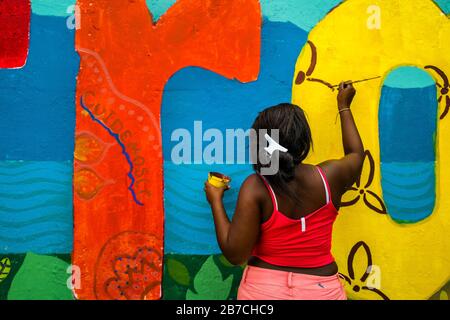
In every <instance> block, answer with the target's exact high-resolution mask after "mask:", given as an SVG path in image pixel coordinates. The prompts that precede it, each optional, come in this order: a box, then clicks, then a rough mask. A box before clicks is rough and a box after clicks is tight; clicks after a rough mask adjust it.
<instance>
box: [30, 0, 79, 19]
mask: <svg viewBox="0 0 450 320" xmlns="http://www.w3.org/2000/svg"><path fill="white" fill-rule="evenodd" d="M75 3H76V0H31V11H32V12H33V13H34V14H38V15H40V16H55V17H68V16H69V15H71V13H67V11H68V10H67V8H69V6H71V5H74V4H75Z"/></svg>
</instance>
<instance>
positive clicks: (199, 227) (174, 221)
mask: <svg viewBox="0 0 450 320" xmlns="http://www.w3.org/2000/svg"><path fill="white" fill-rule="evenodd" d="M170 220H171V222H170V224H169V225H167V226H166V228H168V229H172V230H175V231H176V230H179V227H185V228H186V229H189V230H192V231H196V232H198V233H199V234H211V233H213V232H214V231H213V230H214V223H213V222H212V221H211V220H209V221H204V222H202V223H201V224H200V223H198V222H195V221H194V220H191V219H189V223H186V221H183V220H182V219H180V218H178V216H177V215H171V216H170ZM192 231H191V232H192Z"/></svg>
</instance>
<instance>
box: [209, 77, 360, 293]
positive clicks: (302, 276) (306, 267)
mask: <svg viewBox="0 0 450 320" xmlns="http://www.w3.org/2000/svg"><path fill="white" fill-rule="evenodd" d="M355 93H356V91H355V89H354V88H353V86H352V85H351V84H346V83H341V85H340V87H339V94H338V97H337V102H338V111H339V114H340V117H341V127H342V143H343V146H344V153H345V155H344V156H343V158H342V159H340V160H328V161H325V162H322V163H320V164H318V165H311V164H306V163H303V160H304V159H305V158H306V157H307V156H308V154H309V151H310V148H311V145H312V137H311V131H310V128H309V125H308V122H307V120H306V117H305V114H304V112H303V110H302V109H301V108H299V107H298V106H294V105H291V104H281V105H278V106H275V107H271V108H268V109H266V110H264V111H262V112H261V113H260V114H259V115H258V117H257V118H256V120H255V122H254V124H253V129H254V130H256V131H257V132H258V130H263V129H267V130H268V134H269V136H266V137H267V139H268V140H269V141H270V140H272V139H271V137H270V131H271V130H273V129H278V133H279V134H278V136H279V139H278V141H276V142H275V143H276V145H277V148H275V151H273V150H272V151H273V153H272V154H271V156H272V157H273V156H274V155H275V153H276V155H277V159H278V160H279V169H278V171H277V172H276V174H273V175H265V176H264V175H263V174H262V171H263V170H262V169H263V168H264V167H265V166H269V165H270V163H269V164H268V165H263V164H262V163H261V162H260V161H256V164H254V170H255V172H256V173H255V174H252V175H251V176H249V177H248V178H247V179H246V180H245V181H244V183H243V184H242V187H241V189H240V192H239V198H238V201H237V206H236V212H235V214H234V216H233V219H232V221H231V222H230V220H229V219H228V217H227V214H226V212H225V208H224V205H223V201H222V198H223V194H224V192H225V191H226V190H227V187H222V188H218V187H214V186H213V185H211V184H210V183H209V182H206V183H205V192H206V197H207V199H208V202H209V203H210V205H211V209H212V212H213V215H214V223H215V227H216V233H217V240H218V243H219V246H220V248H221V249H222V251H223V254H224V256H225V257H226V258H227V259H228V260H229V261H230V262H231V263H233V264H236V265H239V264H243V263H245V262H247V267H246V269H245V271H244V274H243V277H242V280H241V284H240V287H239V291H238V299H239V300H264V299H271V300H277V299H283V300H289V299H291V300H303V299H306V300H345V299H346V295H345V291H344V289H343V286H342V283H341V282H340V279H339V277H338V268H337V265H336V262H335V261H334V258H333V256H332V254H331V235H332V228H333V223H334V221H335V220H336V218H337V216H338V210H339V207H340V201H341V197H342V195H343V194H344V193H345V192H346V190H347V189H348V188H349V187H351V186H352V185H353V183H354V182H355V181H356V179H357V177H358V176H359V175H360V172H361V169H362V164H363V159H364V148H363V144H362V141H361V138H360V136H359V133H358V129H357V127H356V124H355V122H354V119H353V116H352V113H351V110H350V105H351V103H352V100H353V97H354V96H355ZM272 143H273V141H272ZM259 145H260V144H258V146H259Z"/></svg>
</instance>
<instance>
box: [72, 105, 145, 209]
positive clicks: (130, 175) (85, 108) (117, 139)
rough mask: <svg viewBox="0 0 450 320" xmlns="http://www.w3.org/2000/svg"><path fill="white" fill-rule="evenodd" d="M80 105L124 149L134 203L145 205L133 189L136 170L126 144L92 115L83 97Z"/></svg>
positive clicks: (129, 187) (129, 188)
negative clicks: (134, 171)
mask: <svg viewBox="0 0 450 320" xmlns="http://www.w3.org/2000/svg"><path fill="white" fill-rule="evenodd" d="M80 104H81V107H82V108H83V109H84V110H85V111H86V112H87V113H88V114H89V116H90V117H91V119H92V120H93V121H94V122H97V123H98V124H99V125H101V126H102V127H103V128H104V129H105V130H106V131H107V132H108V134H109V135H110V136H111V137H113V138H114V139H115V140H116V142H117V143H118V144H119V146H120V147H121V148H122V154H123V155H124V156H125V159H126V160H127V162H128V165H129V167H130V171H129V172H128V174H127V176H128V178H130V180H131V182H130V185H129V186H128V190H129V191H130V192H131V195H132V196H133V200H134V202H136V204H138V205H139V206H143V205H144V204H143V203H142V202H140V201H139V200H138V198H137V196H136V193H135V192H134V189H133V187H134V183H135V179H134V176H133V170H134V169H133V162H132V161H131V157H130V155H129V154H128V152H127V149H126V147H125V145H124V144H123V143H122V141H121V140H120V136H119V135H118V134H117V133H115V132H113V131H112V130H111V129H110V128H109V127H108V126H107V125H106V124H104V123H103V121H101V120H99V119H98V118H97V117H96V116H95V115H94V114H93V113H92V111H91V110H89V108H88V107H86V106H85V105H84V102H83V97H81V98H80Z"/></svg>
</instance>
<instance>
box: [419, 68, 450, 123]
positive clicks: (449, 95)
mask: <svg viewBox="0 0 450 320" xmlns="http://www.w3.org/2000/svg"><path fill="white" fill-rule="evenodd" d="M425 69H431V70H433V71H434V72H436V73H437V74H438V75H439V76H440V77H441V78H442V81H443V82H442V84H440V83H439V82H436V85H437V86H438V88H439V99H438V102H439V103H441V102H442V101H443V100H444V99H445V107H444V111H443V112H442V114H441V116H440V119H441V120H442V119H444V118H445V116H446V115H447V114H448V112H449V111H450V83H449V80H448V77H447V75H446V74H445V72H444V71H442V70H441V69H439V68H438V67H436V66H431V65H429V66H425Z"/></svg>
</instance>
